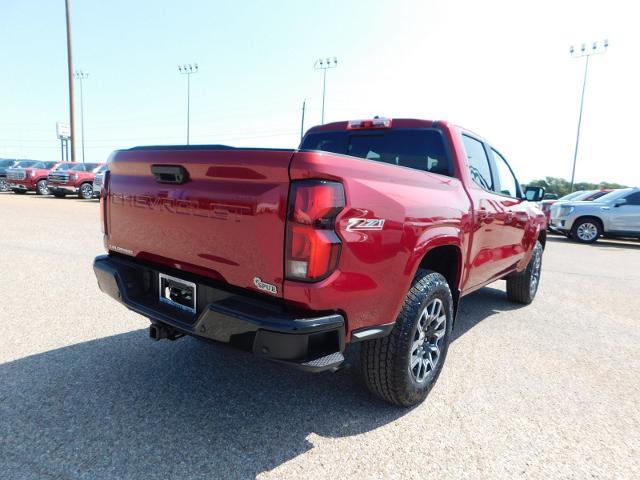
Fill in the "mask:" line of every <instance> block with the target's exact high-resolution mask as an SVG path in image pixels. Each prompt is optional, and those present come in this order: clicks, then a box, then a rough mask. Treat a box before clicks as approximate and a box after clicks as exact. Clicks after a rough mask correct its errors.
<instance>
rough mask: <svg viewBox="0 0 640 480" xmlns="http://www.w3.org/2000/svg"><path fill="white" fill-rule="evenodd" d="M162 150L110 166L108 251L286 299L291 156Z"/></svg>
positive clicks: (124, 157) (123, 156)
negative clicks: (286, 254)
mask: <svg viewBox="0 0 640 480" xmlns="http://www.w3.org/2000/svg"><path fill="white" fill-rule="evenodd" d="M159 148H161V147H158V149H153V150H149V149H132V150H126V151H121V152H118V153H117V154H116V155H115V157H114V158H113V159H112V161H111V163H110V164H109V172H110V174H109V183H108V187H107V188H108V194H107V207H108V208H107V215H106V218H107V222H106V225H107V227H106V230H107V236H106V240H105V241H106V244H107V247H108V248H109V249H110V250H111V251H114V252H118V253H122V254H125V255H130V256H135V257H138V258H140V259H144V260H148V261H152V262H154V263H157V264H162V265H166V266H168V267H170V268H172V269H175V270H185V271H189V272H192V273H195V274H200V275H205V276H208V277H210V278H212V279H215V280H219V281H222V282H226V283H229V284H232V285H236V286H239V287H242V288H247V289H253V290H257V291H261V292H263V293H264V291H265V287H264V284H265V283H266V284H269V285H272V286H274V287H275V291H273V290H271V291H270V292H269V293H270V294H274V295H277V296H281V295H282V282H283V268H284V259H283V256H284V243H285V242H284V236H285V216H286V208H287V205H286V203H287V195H288V189H289V173H288V168H289V163H290V160H291V157H292V151H288V150H235V149H234V150H220V149H213V148H195V147H192V148H189V147H186V148H183V149H167V150H161V149H159ZM258 285H261V288H258Z"/></svg>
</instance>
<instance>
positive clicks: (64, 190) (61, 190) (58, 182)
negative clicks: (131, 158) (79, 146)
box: [48, 163, 103, 199]
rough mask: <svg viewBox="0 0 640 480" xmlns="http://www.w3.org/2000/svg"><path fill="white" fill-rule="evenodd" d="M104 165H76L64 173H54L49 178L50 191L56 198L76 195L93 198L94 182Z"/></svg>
mask: <svg viewBox="0 0 640 480" xmlns="http://www.w3.org/2000/svg"><path fill="white" fill-rule="evenodd" d="M102 166H103V164H102V163H75V164H74V165H73V166H72V167H71V168H69V169H67V170H64V171H52V172H51V173H50V174H49V177H48V184H49V191H50V192H51V193H52V194H53V196H54V197H57V198H64V197H65V196H67V195H69V194H76V195H78V198H83V199H89V198H93V180H94V179H95V177H96V173H98V171H99V170H100V168H101V167H102Z"/></svg>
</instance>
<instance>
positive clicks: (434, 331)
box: [409, 298, 447, 383]
mask: <svg viewBox="0 0 640 480" xmlns="http://www.w3.org/2000/svg"><path fill="white" fill-rule="evenodd" d="M446 331H447V315H446V313H445V309H444V304H443V303H442V300H440V299H439V298H435V299H433V300H431V302H429V304H428V305H427V306H426V307H425V308H424V309H423V310H422V313H421V314H420V317H419V319H418V325H417V328H416V331H415V334H414V336H413V343H412V344H411V361H410V364H409V372H410V373H411V376H412V377H413V378H414V380H415V381H416V382H418V383H422V382H424V381H425V379H426V378H427V377H428V376H429V375H430V374H431V373H432V372H433V371H434V370H435V369H436V366H437V365H438V362H439V361H440V358H441V353H442V339H443V338H444V335H445V333H446Z"/></svg>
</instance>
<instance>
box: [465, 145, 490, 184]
mask: <svg viewBox="0 0 640 480" xmlns="http://www.w3.org/2000/svg"><path fill="white" fill-rule="evenodd" d="M462 142H463V143H464V149H465V151H466V153H467V159H468V163H469V171H470V172H471V178H472V179H473V181H474V182H476V183H477V184H478V185H480V186H481V187H482V188H485V189H487V190H493V180H492V178H491V167H490V166H489V158H488V157H487V152H486V151H485V149H484V145H482V142H480V141H478V140H476V139H475V138H471V137H468V136H467V135H463V136H462Z"/></svg>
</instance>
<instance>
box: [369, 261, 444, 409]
mask: <svg viewBox="0 0 640 480" xmlns="http://www.w3.org/2000/svg"><path fill="white" fill-rule="evenodd" d="M434 299H440V301H441V302H442V308H443V313H444V315H445V316H446V323H445V326H444V336H443V337H442V339H441V344H440V345H441V347H440V354H439V356H438V360H437V363H436V365H435V367H434V368H432V370H431V371H430V372H429V373H428V375H427V376H426V377H425V378H424V380H423V381H422V382H418V381H416V379H415V377H414V376H413V375H412V373H411V359H412V348H413V343H414V335H415V334H416V332H417V329H418V327H419V321H420V318H421V315H422V313H423V311H424V310H425V308H426V307H427V306H429V305H430V304H431V302H433V300H434ZM452 327H453V299H452V296H451V290H450V289H449V285H448V283H447V281H446V279H445V278H444V277H443V276H442V275H440V274H439V273H437V272H433V271H431V270H419V271H418V273H417V274H416V277H415V278H414V280H413V282H412V284H411V288H410V289H409V292H408V293H407V296H406V297H405V300H404V304H403V306H402V310H401V311H400V314H399V315H398V318H397V319H396V323H395V325H394V327H393V330H392V331H391V333H390V334H389V335H388V336H386V337H383V338H378V339H374V340H368V341H365V342H363V344H362V347H361V349H360V365H361V370H362V374H363V377H364V383H365V385H366V386H367V388H368V389H369V390H370V391H371V392H372V393H373V394H374V395H376V396H378V397H380V398H382V399H383V400H385V401H387V402H389V403H392V404H394V405H398V406H402V407H409V406H412V405H415V404H417V403H420V402H422V401H423V400H424V399H425V398H426V397H427V395H428V394H429V392H430V391H431V389H432V388H433V386H434V385H435V383H436V380H437V379H438V376H439V375H440V372H441V371H442V366H443V364H444V362H445V359H446V356H447V350H448V348H449V341H450V338H451V329H452Z"/></svg>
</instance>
